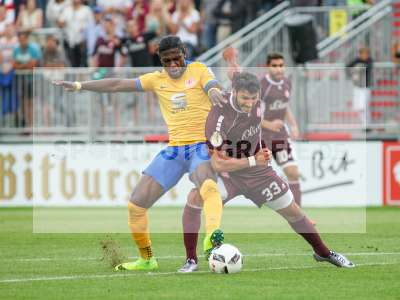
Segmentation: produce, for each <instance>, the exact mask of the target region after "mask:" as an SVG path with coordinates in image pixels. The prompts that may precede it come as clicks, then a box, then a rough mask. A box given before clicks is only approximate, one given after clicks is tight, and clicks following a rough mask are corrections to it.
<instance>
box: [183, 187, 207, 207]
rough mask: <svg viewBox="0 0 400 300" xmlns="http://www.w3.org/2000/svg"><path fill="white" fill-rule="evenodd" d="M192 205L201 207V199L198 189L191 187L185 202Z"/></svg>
mask: <svg viewBox="0 0 400 300" xmlns="http://www.w3.org/2000/svg"><path fill="white" fill-rule="evenodd" d="M186 203H187V204H188V205H189V206H192V207H203V199H202V198H201V196H200V192H199V190H198V189H192V190H191V191H190V193H189V195H188V197H187V202H186Z"/></svg>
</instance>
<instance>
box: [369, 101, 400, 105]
mask: <svg viewBox="0 0 400 300" xmlns="http://www.w3.org/2000/svg"><path fill="white" fill-rule="evenodd" d="M369 106H371V107H397V106H400V102H396V101H390V100H389V101H370V102H369Z"/></svg>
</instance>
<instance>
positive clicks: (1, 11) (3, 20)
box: [0, 4, 14, 36]
mask: <svg viewBox="0 0 400 300" xmlns="http://www.w3.org/2000/svg"><path fill="white" fill-rule="evenodd" d="M11 23H14V19H13V16H12V15H10V14H8V13H7V8H6V6H5V5H2V4H0V36H2V35H3V34H4V31H5V29H6V26H7V24H11Z"/></svg>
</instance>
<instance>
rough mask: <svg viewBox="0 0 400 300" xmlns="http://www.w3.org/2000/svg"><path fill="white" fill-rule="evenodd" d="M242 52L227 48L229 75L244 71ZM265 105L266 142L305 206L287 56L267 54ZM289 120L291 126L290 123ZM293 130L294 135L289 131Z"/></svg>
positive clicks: (262, 84) (264, 88)
mask: <svg viewBox="0 0 400 300" xmlns="http://www.w3.org/2000/svg"><path fill="white" fill-rule="evenodd" d="M237 57H238V52H237V50H236V49H234V48H232V47H228V48H226V49H225V50H224V53H223V58H224V60H225V61H226V62H227V63H228V67H229V70H228V76H229V77H230V78H232V76H233V74H234V73H235V72H240V69H241V68H240V65H239V64H238V62H237ZM260 82H261V100H262V102H261V104H262V108H263V111H264V120H263V122H262V128H263V141H264V142H265V143H266V146H267V147H268V148H269V149H271V151H272V155H273V157H274V159H275V162H276V163H277V165H278V166H279V167H280V168H281V169H282V170H283V172H284V173H285V175H286V177H287V179H288V181H289V187H290V190H291V191H292V193H293V195H294V199H295V201H296V203H297V204H298V205H299V206H301V191H300V182H299V177H300V173H299V169H298V166H297V163H296V161H295V159H294V153H293V147H292V144H291V139H293V140H296V139H297V138H298V137H299V129H298V126H297V122H296V119H295V117H294V116H293V114H292V112H291V110H290V107H289V100H290V95H291V83H290V80H289V79H288V78H287V77H285V60H284V57H283V55H281V54H279V53H272V54H269V55H268V56H267V72H266V74H265V75H263V77H262V78H261V79H260ZM286 122H287V124H288V125H289V130H288V126H286ZM289 132H290V134H289Z"/></svg>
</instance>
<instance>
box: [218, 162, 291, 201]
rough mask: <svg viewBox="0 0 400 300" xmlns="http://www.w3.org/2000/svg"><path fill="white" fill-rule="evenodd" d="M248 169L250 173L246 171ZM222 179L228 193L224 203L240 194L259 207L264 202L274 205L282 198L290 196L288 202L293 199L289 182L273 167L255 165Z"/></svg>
mask: <svg viewBox="0 0 400 300" xmlns="http://www.w3.org/2000/svg"><path fill="white" fill-rule="evenodd" d="M250 169H254V170H252V171H250ZM246 170H248V171H247V172H248V174H246V173H245V172H246ZM221 179H222V181H223V183H224V187H225V190H226V193H227V195H226V198H225V199H224V204H225V203H227V202H228V201H230V200H232V199H233V198H235V197H236V196H239V195H243V196H244V197H246V198H247V199H249V200H251V201H252V202H253V203H254V204H255V205H257V206H258V207H261V206H262V205H264V204H266V205H268V206H271V207H273V206H274V203H277V202H278V201H282V198H285V199H286V198H290V200H289V199H287V200H286V202H287V201H289V202H290V201H291V200H292V199H291V198H292V196H291V195H289V194H288V193H290V190H289V185H288V183H287V182H286V181H285V180H283V179H282V178H281V177H280V176H278V175H277V174H276V172H275V171H274V170H273V169H272V168H271V167H253V168H249V169H245V170H242V171H240V173H239V172H235V173H231V174H229V177H224V176H221ZM270 204H271V205H270ZM278 206H279V205H278ZM286 206H287V205H286ZM286 206H284V207H286ZM281 208H283V207H281Z"/></svg>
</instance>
